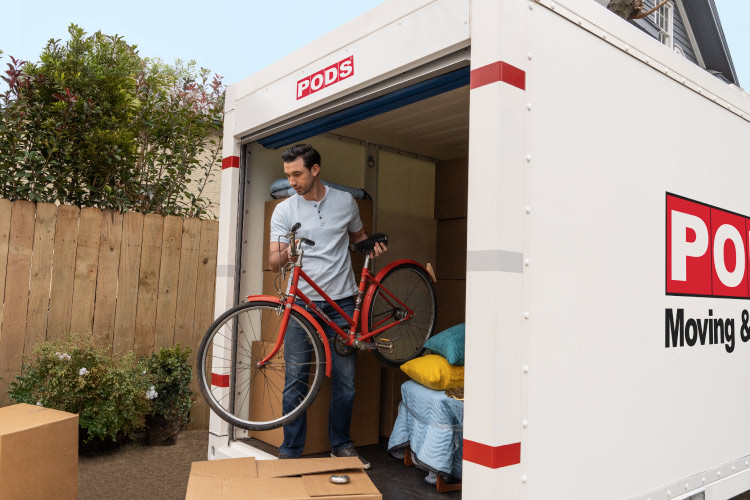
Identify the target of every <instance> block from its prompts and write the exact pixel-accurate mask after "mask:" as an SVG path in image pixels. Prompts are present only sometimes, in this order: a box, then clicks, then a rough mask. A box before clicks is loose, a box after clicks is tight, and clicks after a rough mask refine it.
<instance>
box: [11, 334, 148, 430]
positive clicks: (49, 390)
mask: <svg viewBox="0 0 750 500" xmlns="http://www.w3.org/2000/svg"><path fill="white" fill-rule="evenodd" d="M147 389H148V380H147V378H146V375H144V374H143V371H142V369H140V368H139V367H138V365H137V363H136V361H135V357H134V356H133V354H132V353H129V354H126V355H125V356H122V357H121V358H119V359H117V360H113V359H112V358H111V357H110V355H109V353H108V352H105V350H104V349H102V348H100V347H98V346H97V345H96V344H95V341H94V339H93V337H92V336H90V335H89V336H83V335H75V336H70V337H69V338H68V339H67V340H65V341H61V342H43V343H41V344H38V345H37V346H36V347H35V349H34V358H33V359H32V360H31V361H29V362H26V363H25V364H24V366H23V368H22V370H21V374H20V375H17V376H16V379H15V381H14V382H11V384H10V390H9V391H8V392H9V394H10V396H11V398H12V399H13V400H15V401H16V402H18V403H28V404H32V405H33V404H35V405H39V406H45V407H47V408H55V409H58V410H63V411H68V412H71V413H77V414H78V416H79V420H78V422H79V425H80V427H81V429H82V435H81V437H82V442H84V443H86V442H88V441H90V440H91V439H94V438H99V439H102V440H107V439H108V440H111V441H115V440H117V439H119V438H122V437H127V436H129V435H130V433H131V432H132V431H133V430H134V429H136V428H138V427H141V426H142V424H143V416H144V414H145V413H146V412H147V411H148V399H146V398H145V397H144V396H143V395H144V394H145V393H146V391H147Z"/></svg>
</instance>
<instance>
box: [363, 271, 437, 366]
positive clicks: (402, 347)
mask: <svg viewBox="0 0 750 500" xmlns="http://www.w3.org/2000/svg"><path fill="white" fill-rule="evenodd" d="M374 286H377V285H374ZM396 299H397V300H396ZM404 306H406V307H408V308H409V309H411V310H412V311H414V315H413V316H411V317H410V318H409V319H406V320H405V321H403V322H401V323H399V324H397V325H395V326H393V327H391V328H388V329H387V330H385V331H383V332H382V333H380V334H378V335H376V336H375V337H374V338H375V341H376V342H377V343H378V344H379V347H378V349H376V350H375V355H376V356H377V357H378V358H379V359H380V360H381V361H382V362H384V363H385V364H388V365H392V366H399V365H401V364H403V363H405V362H406V361H409V360H410V359H413V358H416V357H417V356H419V355H420V354H422V352H424V343H425V342H426V341H427V339H428V338H429V337H430V335H432V332H433V331H434V329H435V316H436V300H435V290H434V289H433V287H432V279H431V278H430V275H429V274H427V272H426V271H425V270H424V269H422V268H421V267H420V266H417V265H415V264H408V263H404V264H399V265H397V266H395V267H394V268H393V269H391V270H390V271H388V273H387V274H386V275H385V276H384V277H383V279H382V280H381V281H380V286H378V287H377V288H376V289H375V293H374V294H373V296H372V300H371V301H370V304H369V307H368V309H367V311H366V314H367V316H366V318H364V319H365V321H366V324H367V326H368V331H370V332H372V331H375V330H377V329H379V328H382V327H384V326H386V325H389V324H393V323H395V322H397V321H398V320H400V319H403V318H404V317H406V316H407V315H408V314H407V310H406V309H405V308H404ZM386 346H388V347H386Z"/></svg>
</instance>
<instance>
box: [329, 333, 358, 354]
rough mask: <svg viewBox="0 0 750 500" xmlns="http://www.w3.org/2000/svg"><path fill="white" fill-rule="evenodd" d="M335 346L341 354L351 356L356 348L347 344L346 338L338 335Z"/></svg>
mask: <svg viewBox="0 0 750 500" xmlns="http://www.w3.org/2000/svg"><path fill="white" fill-rule="evenodd" d="M333 348H334V349H335V350H336V352H337V353H338V355H339V356H351V355H352V353H353V352H354V351H355V350H356V348H355V347H354V346H352V345H346V344H345V343H344V339H342V338H341V337H339V336H336V340H334V341H333Z"/></svg>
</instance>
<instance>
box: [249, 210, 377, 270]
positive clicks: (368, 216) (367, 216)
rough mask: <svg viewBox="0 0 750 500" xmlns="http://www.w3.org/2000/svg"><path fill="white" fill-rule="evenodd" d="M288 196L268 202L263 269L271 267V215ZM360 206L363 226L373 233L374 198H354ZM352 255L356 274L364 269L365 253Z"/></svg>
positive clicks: (264, 232)
mask: <svg viewBox="0 0 750 500" xmlns="http://www.w3.org/2000/svg"><path fill="white" fill-rule="evenodd" d="M287 199H288V198H281V199H279V200H271V201H267V202H266V208H265V217H264V219H263V270H264V271H270V270H271V267H270V266H269V265H268V246H269V244H270V243H271V216H272V215H273V211H274V209H275V208H276V205H278V204H279V203H281V202H282V201H284V200H287ZM354 201H356V202H357V206H358V207H359V218H360V219H362V226H363V227H364V228H365V231H367V234H372V217H373V215H372V200H360V199H356V198H355V199H354ZM351 256H352V268H353V269H354V272H355V274H358V273H359V271H361V270H362V266H364V264H365V258H364V256H363V255H359V254H351Z"/></svg>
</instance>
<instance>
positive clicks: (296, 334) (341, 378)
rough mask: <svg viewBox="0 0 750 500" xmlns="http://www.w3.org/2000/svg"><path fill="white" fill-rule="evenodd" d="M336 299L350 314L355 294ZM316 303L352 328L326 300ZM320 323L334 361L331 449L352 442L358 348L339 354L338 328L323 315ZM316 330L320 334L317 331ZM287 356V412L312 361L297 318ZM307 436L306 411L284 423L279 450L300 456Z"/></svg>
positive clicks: (291, 328) (286, 342) (291, 327)
mask: <svg viewBox="0 0 750 500" xmlns="http://www.w3.org/2000/svg"><path fill="white" fill-rule="evenodd" d="M335 302H336V304H338V306H339V307H340V308H341V309H342V310H343V311H344V312H346V314H348V315H349V316H352V315H353V314H354V298H353V297H347V298H344V299H339V300H337V301H335ZM297 304H299V305H302V306H303V307H304V304H302V303H301V302H300V301H297ZM315 305H316V306H318V307H319V308H320V309H321V310H322V311H323V312H324V313H325V314H326V315H327V316H328V317H329V318H331V320H333V322H334V323H336V325H338V327H339V328H341V329H342V330H344V331H345V332H347V333H348V332H349V328H350V326H349V323H347V321H346V320H345V319H344V318H342V317H341V315H340V314H339V313H337V312H336V310H335V309H334V308H333V307H331V306H330V305H329V304H328V303H327V302H325V301H315ZM312 315H313V316H314V317H316V319H320V318H317V316H316V315H315V313H312ZM320 324H321V326H322V327H323V331H324V332H325V334H326V336H327V337H328V342H329V344H330V346H331V359H332V361H333V366H332V367H331V405H330V407H329V410H328V437H329V439H330V441H331V450H340V449H342V448H348V447H351V446H352V439H351V437H350V436H349V427H350V424H351V421H352V406H354V368H355V364H356V361H357V354H356V352H355V353H354V354H352V355H351V356H339V355H338V354H337V353H336V350H335V349H334V347H333V345H334V344H333V343H334V341H335V338H336V335H337V334H336V332H334V331H333V329H332V328H330V327H328V325H326V324H325V322H324V321H323V320H322V319H320ZM315 334H316V335H317V332H316V333H315ZM295 345H296V346H307V347H301V348H300V349H298V350H297V352H295V349H294V348H293V347H294V346H295ZM299 351H301V352H299ZM284 356H285V360H286V363H287V364H286V374H285V381H284V395H283V399H282V405H283V407H284V412H285V413H286V412H288V411H291V410H292V409H293V408H294V406H295V405H294V399H295V397H299V394H300V393H304V392H305V390H304V389H305V385H306V383H307V378H308V377H307V373H309V365H305V363H309V362H310V356H311V354H310V351H309V344H307V343H306V341H305V333H304V331H303V330H302V328H300V327H299V325H297V323H296V322H294V321H291V320H290V322H289V327H288V328H287V331H286V335H285V337H284ZM300 381H303V382H300ZM306 436H307V415H306V414H303V415H302V416H301V417H299V418H298V419H297V420H295V421H294V422H292V423H290V424H287V425H285V426H284V442H283V443H282V444H281V446H280V447H279V453H281V454H284V455H287V456H290V457H299V456H300V455H301V454H302V449H303V448H304V447H305V438H306Z"/></svg>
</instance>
